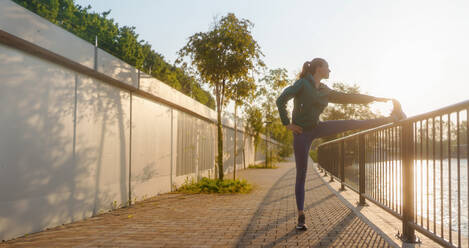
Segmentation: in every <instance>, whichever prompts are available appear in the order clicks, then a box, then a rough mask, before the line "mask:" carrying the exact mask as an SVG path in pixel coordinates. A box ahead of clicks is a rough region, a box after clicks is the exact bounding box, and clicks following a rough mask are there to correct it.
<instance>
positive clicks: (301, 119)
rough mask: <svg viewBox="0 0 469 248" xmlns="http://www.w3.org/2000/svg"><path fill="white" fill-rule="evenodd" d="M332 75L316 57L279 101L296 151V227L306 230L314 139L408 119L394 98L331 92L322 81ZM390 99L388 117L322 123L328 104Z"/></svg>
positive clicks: (308, 63)
mask: <svg viewBox="0 0 469 248" xmlns="http://www.w3.org/2000/svg"><path fill="white" fill-rule="evenodd" d="M329 72H330V70H329V65H328V63H327V62H326V61H325V60H324V59H322V58H315V59H313V60H312V61H307V62H306V63H304V65H303V70H302V72H301V74H300V79H299V80H297V81H296V82H295V83H294V84H293V85H291V86H289V87H287V88H285V89H284V90H283V92H282V94H281V95H280V96H279V97H278V99H277V102H276V103H277V107H278V111H279V114H280V119H281V120H282V123H283V125H285V126H286V127H287V129H289V130H291V131H292V132H293V150H294V153H295V163H296V182H295V196H296V205H297V208H298V225H297V226H296V228H297V229H299V230H306V229H307V226H306V224H305V215H304V212H303V207H304V206H303V205H304V199H305V180H306V171H307V163H308V156H309V149H310V148H311V143H312V142H313V140H314V139H316V138H320V137H325V136H330V135H333V134H337V133H341V132H344V131H348V130H352V129H368V128H372V127H377V126H381V125H384V124H387V123H390V122H393V121H399V120H401V119H405V118H406V115H405V114H404V113H403V112H402V109H401V106H400V104H399V102H398V101H397V100H395V99H389V98H378V97H373V96H367V95H362V94H346V93H342V92H337V91H334V90H332V89H330V88H329V87H327V86H326V85H325V84H323V83H321V80H322V79H328V78H329ZM291 98H294V101H293V103H294V105H293V113H292V123H290V120H289V118H288V113H287V110H286V104H287V102H288V101H289V100H290V99H291ZM389 100H392V102H393V111H392V113H391V115H390V116H389V117H383V118H377V119H370V120H334V121H319V115H320V114H321V113H322V112H323V110H324V108H326V106H327V104H328V103H329V102H332V103H339V104H348V103H354V104H368V103H370V102H373V101H379V102H386V101H389Z"/></svg>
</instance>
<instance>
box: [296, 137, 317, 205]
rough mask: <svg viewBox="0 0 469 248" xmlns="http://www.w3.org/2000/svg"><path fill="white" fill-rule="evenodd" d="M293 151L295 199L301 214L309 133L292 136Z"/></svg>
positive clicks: (311, 139) (309, 139)
mask: <svg viewBox="0 0 469 248" xmlns="http://www.w3.org/2000/svg"><path fill="white" fill-rule="evenodd" d="M293 136H294V137H293V150H294V154H295V164H296V181H295V197H296V206H297V208H298V212H299V213H301V212H303V208H304V202H305V182H306V172H307V169H308V156H309V149H310V148H311V143H312V142H313V138H312V133H311V132H303V133H301V134H294V135H293Z"/></svg>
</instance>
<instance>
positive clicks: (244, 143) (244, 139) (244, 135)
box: [243, 128, 246, 169]
mask: <svg viewBox="0 0 469 248" xmlns="http://www.w3.org/2000/svg"><path fill="white" fill-rule="evenodd" d="M245 149H246V128H244V133H243V168H244V169H246V150H245Z"/></svg>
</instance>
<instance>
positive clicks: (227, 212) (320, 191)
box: [0, 162, 389, 248]
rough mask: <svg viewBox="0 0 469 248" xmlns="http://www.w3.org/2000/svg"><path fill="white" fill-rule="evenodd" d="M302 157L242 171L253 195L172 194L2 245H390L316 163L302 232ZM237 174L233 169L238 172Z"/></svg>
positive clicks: (309, 179)
mask: <svg viewBox="0 0 469 248" xmlns="http://www.w3.org/2000/svg"><path fill="white" fill-rule="evenodd" d="M295 173H296V170H295V167H294V163H292V162H286V163H281V164H279V168H278V169H249V170H246V171H240V172H239V173H238V175H239V177H240V178H245V179H247V180H249V181H250V182H253V183H254V184H255V188H254V190H253V192H251V193H250V194H234V195H229V194H226V195H206V194H200V195H184V194H164V195H160V196H157V197H154V198H151V199H149V200H147V201H145V202H141V203H137V204H136V205H134V206H132V207H131V208H128V209H119V210H116V211H113V212H110V213H106V214H102V215H99V216H96V217H93V218H90V219H88V220H85V221H79V222H75V223H72V224H67V225H63V226H60V227H57V228H53V229H50V230H47V231H44V232H40V233H35V234H30V235H28V236H26V237H22V238H18V239H15V240H11V241H8V242H5V243H0V247H2V248H3V247H388V246H389V245H388V244H387V243H386V241H385V239H384V238H383V237H382V236H380V235H379V234H377V233H376V232H375V231H374V230H373V229H372V228H371V227H369V226H368V225H366V224H365V223H364V222H363V221H361V219H360V218H358V217H357V216H356V215H355V214H354V213H353V212H352V211H351V210H350V209H349V208H347V207H346V206H345V205H344V204H343V203H342V202H341V201H340V200H339V199H338V198H337V197H336V195H335V194H334V193H333V192H332V191H330V190H329V188H328V187H327V186H326V184H324V183H323V181H322V179H321V178H320V175H318V174H317V172H316V171H315V170H314V169H313V168H312V167H311V166H310V167H309V168H308V176H307V184H306V190H307V191H306V200H305V214H306V221H307V224H308V226H309V229H308V230H307V231H296V230H295V224H296V218H297V217H296V214H297V213H296V205H295V195H294V185H295ZM230 176H231V175H228V177H230Z"/></svg>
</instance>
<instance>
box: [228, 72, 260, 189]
mask: <svg viewBox="0 0 469 248" xmlns="http://www.w3.org/2000/svg"><path fill="white" fill-rule="evenodd" d="M248 75H249V74H247V75H245V77H243V78H241V79H240V80H238V81H237V82H236V83H234V84H231V85H229V87H228V88H227V95H228V98H229V99H231V100H233V101H234V104H235V105H234V129H235V132H234V159H233V160H234V169H233V180H235V179H236V157H237V155H238V154H237V153H238V147H237V144H236V143H237V135H238V128H237V123H238V121H237V119H238V113H237V110H238V106H240V105H241V106H242V105H243V103H244V102H245V101H246V100H247V99H249V98H250V99H253V97H254V95H255V91H256V84H255V83H254V78H253V77H252V76H251V77H250V76H248ZM244 137H246V135H244ZM245 142H246V139H243V160H244V144H245Z"/></svg>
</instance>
